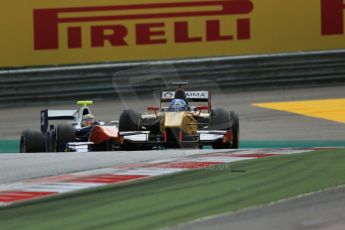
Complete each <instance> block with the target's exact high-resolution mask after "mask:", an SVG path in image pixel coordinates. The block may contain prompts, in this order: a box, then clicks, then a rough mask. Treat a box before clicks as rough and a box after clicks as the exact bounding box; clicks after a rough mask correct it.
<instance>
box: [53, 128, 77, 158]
mask: <svg viewBox="0 0 345 230" xmlns="http://www.w3.org/2000/svg"><path fill="white" fill-rule="evenodd" d="M74 141H75V130H74V128H73V126H72V125H70V124H60V125H58V126H57V128H56V152H65V151H66V150H67V143H68V142H74Z"/></svg>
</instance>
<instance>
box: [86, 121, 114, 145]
mask: <svg viewBox="0 0 345 230" xmlns="http://www.w3.org/2000/svg"><path fill="white" fill-rule="evenodd" d="M118 132H119V130H118V129H117V128H116V127H115V126H100V125H95V126H94V127H93V128H92V131H91V134H90V141H92V142H93V143H95V144H101V143H104V142H105V141H108V140H111V139H118V137H119V136H118Z"/></svg>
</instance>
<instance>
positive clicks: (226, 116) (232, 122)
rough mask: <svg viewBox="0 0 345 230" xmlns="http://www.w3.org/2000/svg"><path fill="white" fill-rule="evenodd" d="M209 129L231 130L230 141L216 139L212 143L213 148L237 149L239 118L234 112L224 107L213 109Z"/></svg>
mask: <svg viewBox="0 0 345 230" xmlns="http://www.w3.org/2000/svg"><path fill="white" fill-rule="evenodd" d="M209 130H232V135H233V141H232V143H230V142H227V143H223V141H222V140H221V141H217V142H215V143H213V144H212V147H213V148H214V149H229V148H233V149H238V147H239V118H238V115H237V113H236V112H233V111H230V112H228V111H226V110H225V109H214V110H213V111H212V113H211V116H210V123H209Z"/></svg>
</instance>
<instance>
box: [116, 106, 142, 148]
mask: <svg viewBox="0 0 345 230" xmlns="http://www.w3.org/2000/svg"><path fill="white" fill-rule="evenodd" d="M139 127H140V114H139V113H137V112H135V111H134V110H131V109H128V110H124V111H123V112H122V113H121V115H120V120H119V131H120V132H127V131H139ZM120 149H121V150H123V151H135V150H139V149H140V148H139V146H137V145H135V144H130V143H124V144H123V145H121V146H120Z"/></svg>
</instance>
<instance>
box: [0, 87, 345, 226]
mask: <svg viewBox="0 0 345 230" xmlns="http://www.w3.org/2000/svg"><path fill="white" fill-rule="evenodd" d="M344 92H345V86H344V85H341V86H333V87H315V88H300V89H277V90H268V91H255V92H252V91H248V92H241V93H232V92H227V91H214V92H213V93H214V95H213V106H214V107H224V108H225V109H228V110H235V111H237V112H238V113H239V115H240V120H241V138H242V139H249V140H344V139H345V129H344V128H345V125H344V124H341V123H336V122H331V121H326V120H322V119H317V118H310V117H304V116H301V115H296V114H291V113H286V112H279V111H274V110H268V109H263V108H257V107H254V106H252V105H251V104H252V103H261V102H277V101H292V100H314V99H329V98H344V97H345V93H344ZM155 104H158V100H157V98H156V100H153V99H152V97H148V98H140V100H139V99H138V98H135V97H134V98H128V99H126V100H122V101H120V100H114V101H107V102H97V103H96V104H95V105H94V106H92V109H93V111H94V114H95V115H96V117H97V118H98V119H101V120H114V119H118V117H119V115H120V113H121V111H122V110H123V109H126V108H135V110H138V111H144V110H145V108H146V106H147V105H155ZM42 108H43V107H42V106H34V107H24V108H13V109H1V110H0V128H1V129H0V130H1V131H0V139H4V138H7V139H17V138H19V135H20V133H21V131H22V130H24V129H31V128H37V129H38V128H39V111H40V110H41V109H42ZM47 108H51V109H73V108H75V106H74V105H67V106H66V105H50V106H48V107H47ZM194 153H195V152H193V153H190V152H188V154H194ZM184 154H186V152H184V151H175V150H173V151H169V152H164V154H162V152H159V151H153V152H131V153H124V152H122V153H121V152H118V153H87V154H42V155H40V154H36V155H30V154H28V155H25V156H24V155H18V154H16V155H8V154H3V155H0V183H6V182H13V181H17V180H21V179H28V178H34V177H41V176H48V175H56V174H62V173H68V172H75V171H80V170H86V169H93V168H102V167H108V166H112V165H118V164H125V163H126V164H127V163H134V162H141V161H147V160H155V159H163V158H170V157H174V156H178V155H184ZM343 194H344V191H343V190H335V191H334V193H332V194H329V192H328V193H321V194H319V195H317V196H316V198H311V200H310V199H306V198H304V199H298V200H294V201H289V202H288V203H282V204H279V205H277V206H269V207H265V208H260V209H257V210H252V211H249V212H243V213H239V214H235V216H230V217H224V219H223V220H224V222H221V220H220V222H217V223H218V224H216V222H212V221H213V220H210V222H206V223H203V226H209V228H210V227H211V228H212V229H215V228H216V229H228V228H229V225H227V223H229V221H231V223H233V224H237V225H236V227H235V225H234V229H265V230H269V229H332V230H333V229H334V230H335V229H344V222H343V221H342V219H344V215H343V213H344V203H345V202H344V195H343ZM299 209H300V211H298V210H299ZM333 210H334V211H333ZM275 219H276V221H273V220H275ZM304 220H305V221H304ZM308 221H309V222H308ZM212 223H213V224H212ZM284 223H286V228H283V227H282V226H283V224H284ZM270 224H272V225H270ZM275 224H276V225H275ZM339 226H340V228H339ZM192 227H193V226H192ZM259 227H260V228H259ZM209 228H206V229H209ZM188 229H190V228H189V227H188ZM195 229H201V227H200V228H195Z"/></svg>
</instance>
